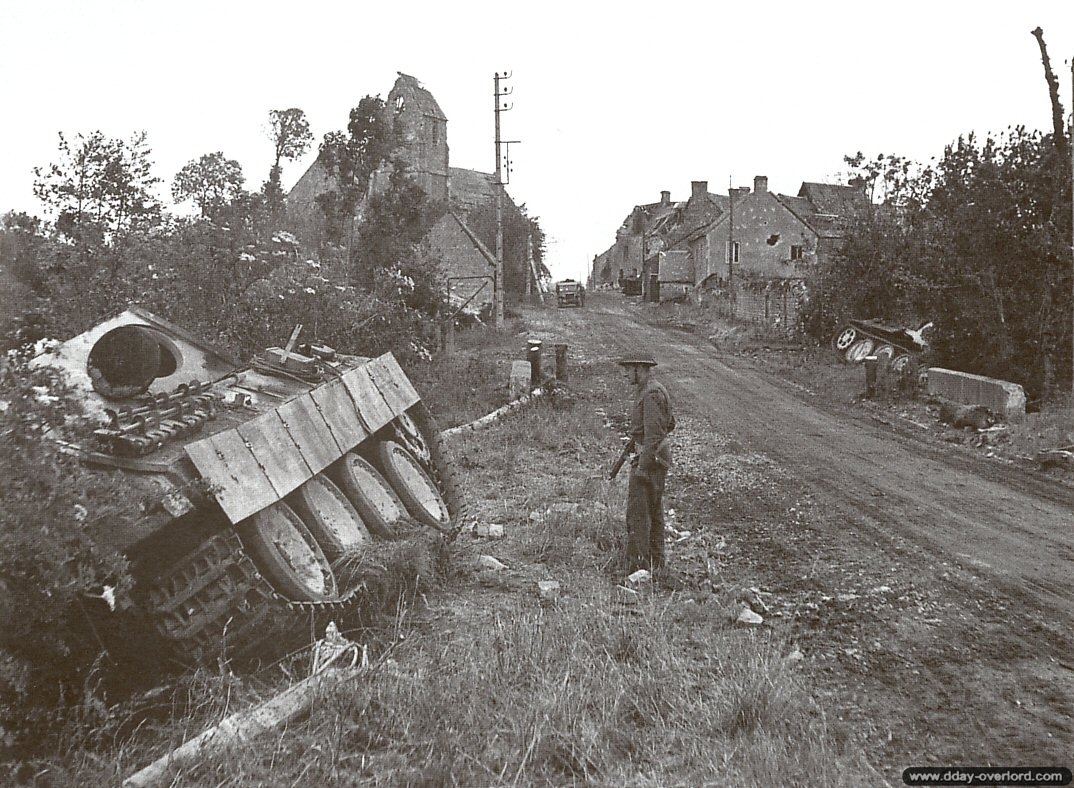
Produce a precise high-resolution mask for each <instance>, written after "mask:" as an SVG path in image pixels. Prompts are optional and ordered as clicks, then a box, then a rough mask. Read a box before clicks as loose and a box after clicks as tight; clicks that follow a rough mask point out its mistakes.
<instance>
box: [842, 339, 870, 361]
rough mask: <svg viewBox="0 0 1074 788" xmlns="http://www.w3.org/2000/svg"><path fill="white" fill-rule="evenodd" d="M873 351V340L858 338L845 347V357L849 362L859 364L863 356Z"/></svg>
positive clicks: (863, 358)
mask: <svg viewBox="0 0 1074 788" xmlns="http://www.w3.org/2000/svg"><path fill="white" fill-rule="evenodd" d="M872 352H873V340H871V339H859V340H858V341H857V342H855V343H854V344H853V345H851V346H850V347H849V348H847V352H846V359H847V361H849V362H850V363H851V364H860V363H861V362H862V361H864V360H865V357H866V356H868V355H869V354H870V353H872Z"/></svg>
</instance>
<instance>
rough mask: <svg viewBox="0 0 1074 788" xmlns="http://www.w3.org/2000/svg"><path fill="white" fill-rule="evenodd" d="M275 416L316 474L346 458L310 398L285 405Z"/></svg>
mask: <svg viewBox="0 0 1074 788" xmlns="http://www.w3.org/2000/svg"><path fill="white" fill-rule="evenodd" d="M276 412H277V413H278V414H279V417H280V420H281V421H282V422H283V426H284V427H285V428H286V429H287V432H288V434H289V435H290V436H291V438H292V439H293V440H294V442H295V444H296V445H297V446H298V448H299V451H301V452H302V457H303V459H305V461H306V465H308V466H309V468H310V470H311V471H312V472H313V473H320V472H321V471H323V470H324V469H325V468H327V467H328V466H329V465H331V464H332V463H333V462H335V461H336V460H337V459H339V458H340V457H342V456H343V450H342V449H341V448H339V444H337V443H336V440H335V438H333V437H332V431H331V430H330V429H328V425H327V424H325V421H324V419H323V418H321V414H320V412H319V411H318V410H317V405H316V404H315V403H314V402H313V399H312V398H311V397H310V395H309V394H303V395H302V396H301V397H296V398H295V399H293V400H291V401H290V402H286V403H284V404H283V405H281V406H280V407H278V408H277V409H276Z"/></svg>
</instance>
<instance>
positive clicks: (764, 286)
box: [592, 175, 868, 331]
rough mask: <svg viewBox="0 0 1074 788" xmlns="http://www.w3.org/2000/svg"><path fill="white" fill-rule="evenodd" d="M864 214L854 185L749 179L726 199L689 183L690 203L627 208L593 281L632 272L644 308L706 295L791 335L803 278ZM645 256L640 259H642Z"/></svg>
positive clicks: (664, 196)
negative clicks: (774, 185) (780, 184)
mask: <svg viewBox="0 0 1074 788" xmlns="http://www.w3.org/2000/svg"><path fill="white" fill-rule="evenodd" d="M867 206H868V200H867V198H866V196H865V191H864V188H863V185H862V184H861V183H860V182H856V183H855V182H852V183H851V184H849V185H846V186H843V185H839V184H824V183H811V182H806V183H803V184H802V186H801V188H800V189H799V191H798V194H797V196H793V197H791V196H787V195H782V194H775V193H773V192H771V191H769V188H768V178H767V177H766V176H763V175H758V176H757V177H755V178H754V180H753V189H752V191H751V189H750V188H749V187H741V188H733V189H731V190H730V191H729V193H728V194H726V195H718V194H713V193H711V192H709V191H708V183H707V182H706V181H693V182H691V186H690V197H689V198H688V199H687V200H686V201H685V202H679V203H672V202H671V200H670V193H669V192H662V193H661V201H660V202H659V203H651V204H648V205H639V206H635V208H634V210H633V211H632V212H631V214H630V215H629V216H628V217H627V219H626V220H625V221H624V222H623V224H622V226H620V228H619V230H618V231H617V232H616V242H615V244H613V245H612V246H611V247H610V248H609V249H608V250H606V251H605V252H603V253H602V254H600V255H597V256H596V257H595V258H594V268H593V274H592V276H593V279H594V281H595V282H598V283H601V282H608V281H609V277H612V278H613V279H612V281H614V277H615V276H616V274H617V264H618V270H624V269H625V270H626V271H627V272H628V273H629V272H631V271H636V272H637V273H639V274H641V276H642V280H643V283H644V285H645V287H644V292H643V295H644V297H645V298H647V299H649V300H661V299H666V298H668V297H678V296H682V295H684V294H687V293H691V292H692V294H693V295H697V294H700V293H701V292H705V291H708V292H715V293H717V294H719V297H721V298H723V299H724V301H725V303H726V304H727V307H728V311H729V314H733V315H734V316H735V317H741V318H746V319H749V320H752V321H755V322H759V323H765V324H767V325H769V326H771V327H773V328H779V329H780V330H787V331H790V330H794V329H795V328H796V327H797V324H798V308H799V307H800V306H801V304H802V302H803V299H804V296H805V293H806V292H807V289H808V280H809V277H810V274H811V273H812V272H813V271H815V270H816V269H817V266H818V265H824V264H825V263H826V262H827V261H828V260H830V259H831V256H832V255H833V254H835V253H836V252H837V251H838V249H839V245H840V244H841V242H842V240H843V238H844V236H845V231H846V227H847V223H848V221H850V220H851V219H852V218H853V217H854V216H856V215H858V214H859V213H860V212H861V211H863V210H864V209H865V208H866V207H867ZM643 250H644V253H643Z"/></svg>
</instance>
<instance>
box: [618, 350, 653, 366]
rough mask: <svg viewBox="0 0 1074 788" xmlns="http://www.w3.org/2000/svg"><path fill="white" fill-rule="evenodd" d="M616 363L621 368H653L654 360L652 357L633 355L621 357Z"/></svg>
mask: <svg viewBox="0 0 1074 788" xmlns="http://www.w3.org/2000/svg"><path fill="white" fill-rule="evenodd" d="M617 363H618V364H619V366H621V367H655V366H656V359H655V358H653V357H652V356H645V355H641V354H639V353H633V354H631V355H628V356H623V357H622V358H621V359H619V361H618V362H617Z"/></svg>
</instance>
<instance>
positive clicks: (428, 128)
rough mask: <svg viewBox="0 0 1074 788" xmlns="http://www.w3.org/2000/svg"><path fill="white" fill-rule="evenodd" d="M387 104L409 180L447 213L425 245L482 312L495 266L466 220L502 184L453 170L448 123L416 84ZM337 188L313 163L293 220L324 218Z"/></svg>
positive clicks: (290, 198)
mask: <svg viewBox="0 0 1074 788" xmlns="http://www.w3.org/2000/svg"><path fill="white" fill-rule="evenodd" d="M385 103H386V104H387V106H388V107H389V109H391V110H392V111H393V112H394V116H395V120H396V130H397V132H398V134H399V147H398V148H397V149H396V150H395V151H394V156H395V157H396V158H398V159H400V160H402V161H403V162H405V163H406V167H407V170H406V171H407V175H408V177H409V178H411V179H412V180H413V181H414V182H415V183H416V184H417V185H418V186H420V187H421V188H422V190H423V191H424V192H425V193H426V194H427V195H428V196H429V198H430V199H431V200H433V201H437V202H442V203H443V204H444V207H445V213H444V215H443V216H441V217H440V219H439V220H438V221H437V222H436V223H435V224H434V225H433V227H432V228H431V229H430V230H429V233H428V234H427V235H426V237H425V239H424V241H423V244H424V246H425V247H426V249H427V250H429V251H430V252H432V253H434V254H436V255H437V256H438V257H439V258H440V263H441V265H442V267H443V271H444V274H445V276H446V278H447V280H448V286H449V290H450V295H451V300H452V301H453V302H454V303H458V304H461V303H464V302H465V303H468V308H471V309H474V310H480V309H481V308H483V307H486V306H488V305H490V304H491V303H492V299H493V286H492V285H491V284H486V283H487V282H488V281H489V280H490V278H492V277H494V275H495V270H496V259H495V257H494V256H493V255H492V254H491V253H490V252H489V249H488V247H487V245H486V244H485V243H482V241H481V240H480V239H479V238H478V236H477V235H476V234H475V233H474V232H473V230H472V229H471V228H470V226H469V225H468V223H467V220H468V217H469V216H470V215H471V214H472V213H474V212H475V211H478V210H480V209H482V208H486V207H487V206H489V205H491V204H492V203H493V202H494V200H495V198H496V177H495V175H493V174H492V173H486V172H479V171H477V170H468V169H463V168H460V167H452V166H450V150H449V147H448V139H447V134H448V132H447V116H446V115H445V114H444V111H443V110H442V109H441V108H440V105H439V104H438V103H437V101H436V99H435V98H434V97H433V94H432V93H430V92H429V90H428V89H426V88H425V87H423V86H422V85H421V83H420V82H418V80H417V79H415V78H414V77H412V76H410V75H409V74H403V73H399V76H398V78H397V79H396V81H395V85H394V86H393V87H392V89H391V92H389V93H388V98H387V101H386V102H385ZM391 172H392V167H391V165H390V164H386V165H384V166H383V167H381V168H380V169H379V170H378V171H377V172H376V173H374V174H373V177H372V178H371V179H370V184H369V195H372V194H376V193H378V192H379V191H382V190H384V189H385V188H387V185H388V183H389V179H390V177H391ZM334 186H335V184H334V182H333V179H332V178H331V177H330V176H329V174H328V172H327V171H326V170H325V168H324V166H323V165H322V164H321V163H320V161H319V160H318V161H314V162H313V164H311V165H310V167H309V169H307V170H306V172H305V173H304V174H303V175H302V177H301V178H299V180H298V182H297V183H296V184H295V186H294V188H292V189H291V191H290V192H289V193H288V195H287V199H286V203H287V209H288V211H289V213H290V214H291V215H292V216H293V217H300V218H304V219H307V220H310V221H314V220H315V219H316V217H318V215H319V214H318V212H319V211H320V208H319V206H318V204H317V197H318V196H319V195H321V194H324V193H326V192H329V191H331V190H332V189H333V188H334ZM504 197H505V199H504V209H505V213H514V214H517V213H519V208H518V207H517V206H516V205H515V203H514V202H513V201H512V200H511V198H510V196H509V195H507V194H506V192H505V193H504ZM360 210H361V209H360V208H359V211H360Z"/></svg>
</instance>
